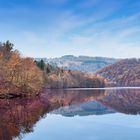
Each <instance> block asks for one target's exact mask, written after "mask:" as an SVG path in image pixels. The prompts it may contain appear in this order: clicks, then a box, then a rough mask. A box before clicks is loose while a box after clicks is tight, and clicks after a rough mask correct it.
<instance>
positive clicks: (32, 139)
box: [0, 89, 140, 140]
mask: <svg viewBox="0 0 140 140" xmlns="http://www.w3.org/2000/svg"><path fill="white" fill-rule="evenodd" d="M139 114H140V89H112V90H111V89H110V90H109V89H108V90H97V89H96V90H91V89H90V90H82V89H81V90H46V91H45V92H44V93H43V94H41V95H40V96H38V97H34V98H26V99H12V100H8V99H7V100H0V140H12V139H13V140H14V139H15V140H18V139H22V140H125V139H126V140H140V115H139Z"/></svg>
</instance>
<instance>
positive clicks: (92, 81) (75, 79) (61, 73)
mask: <svg viewBox="0 0 140 140" xmlns="http://www.w3.org/2000/svg"><path fill="white" fill-rule="evenodd" d="M37 65H38V66H39V67H40V68H41V69H43V71H44V78H45V85H46V87H47V88H93V87H96V88H97V87H104V86H105V80H104V78H102V77H101V76H99V75H97V74H93V73H84V72H80V71H71V70H64V69H62V68H59V67H56V66H52V65H50V64H45V63H44V62H43V60H41V61H40V62H37Z"/></svg>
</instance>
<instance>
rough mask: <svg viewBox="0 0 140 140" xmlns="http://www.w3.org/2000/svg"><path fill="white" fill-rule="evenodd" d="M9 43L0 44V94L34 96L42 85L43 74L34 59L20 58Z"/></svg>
mask: <svg viewBox="0 0 140 140" xmlns="http://www.w3.org/2000/svg"><path fill="white" fill-rule="evenodd" d="M13 46H14V45H13V44H12V43H10V42H9V41H7V42H5V43H0V93H1V95H3V94H7V93H8V94H7V95H8V96H12V94H14V95H26V94H27V93H28V94H36V93H38V92H39V90H40V89H41V88H42V85H43V72H42V71H41V70H40V69H39V68H38V67H37V66H36V63H35V62H34V59H32V58H28V57H26V58H24V57H21V55H20V53H19V51H18V50H14V49H13Z"/></svg>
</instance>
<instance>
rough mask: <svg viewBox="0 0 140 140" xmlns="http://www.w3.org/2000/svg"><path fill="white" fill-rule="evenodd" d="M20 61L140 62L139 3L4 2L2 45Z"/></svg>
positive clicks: (129, 0) (132, 0) (138, 0)
mask: <svg viewBox="0 0 140 140" xmlns="http://www.w3.org/2000/svg"><path fill="white" fill-rule="evenodd" d="M6 40H10V41H11V42H13V43H14V45H15V49H18V50H19V51H20V52H21V53H22V55H24V56H30V57H48V58H50V57H60V56H62V55H76V56H78V55H87V56H103V57H114V58H132V57H136V58H139V57H140V0H0V41H2V42H3V41H6Z"/></svg>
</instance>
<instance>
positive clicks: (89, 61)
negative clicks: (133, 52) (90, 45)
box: [36, 55, 117, 72]
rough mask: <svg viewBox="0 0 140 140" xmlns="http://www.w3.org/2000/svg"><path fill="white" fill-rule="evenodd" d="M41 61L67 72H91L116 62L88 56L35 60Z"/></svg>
mask: <svg viewBox="0 0 140 140" xmlns="http://www.w3.org/2000/svg"><path fill="white" fill-rule="evenodd" d="M41 59H43V60H44V61H45V63H49V64H51V65H56V66H58V67H60V68H64V69H69V70H78V71H82V72H93V71H96V70H99V69H101V68H103V67H105V66H107V65H110V64H113V63H115V62H116V61H117V59H114V58H105V57H89V56H78V57H76V56H73V55H65V56H62V57H60V58H51V59H47V58H36V60H37V61H38V60H41Z"/></svg>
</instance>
